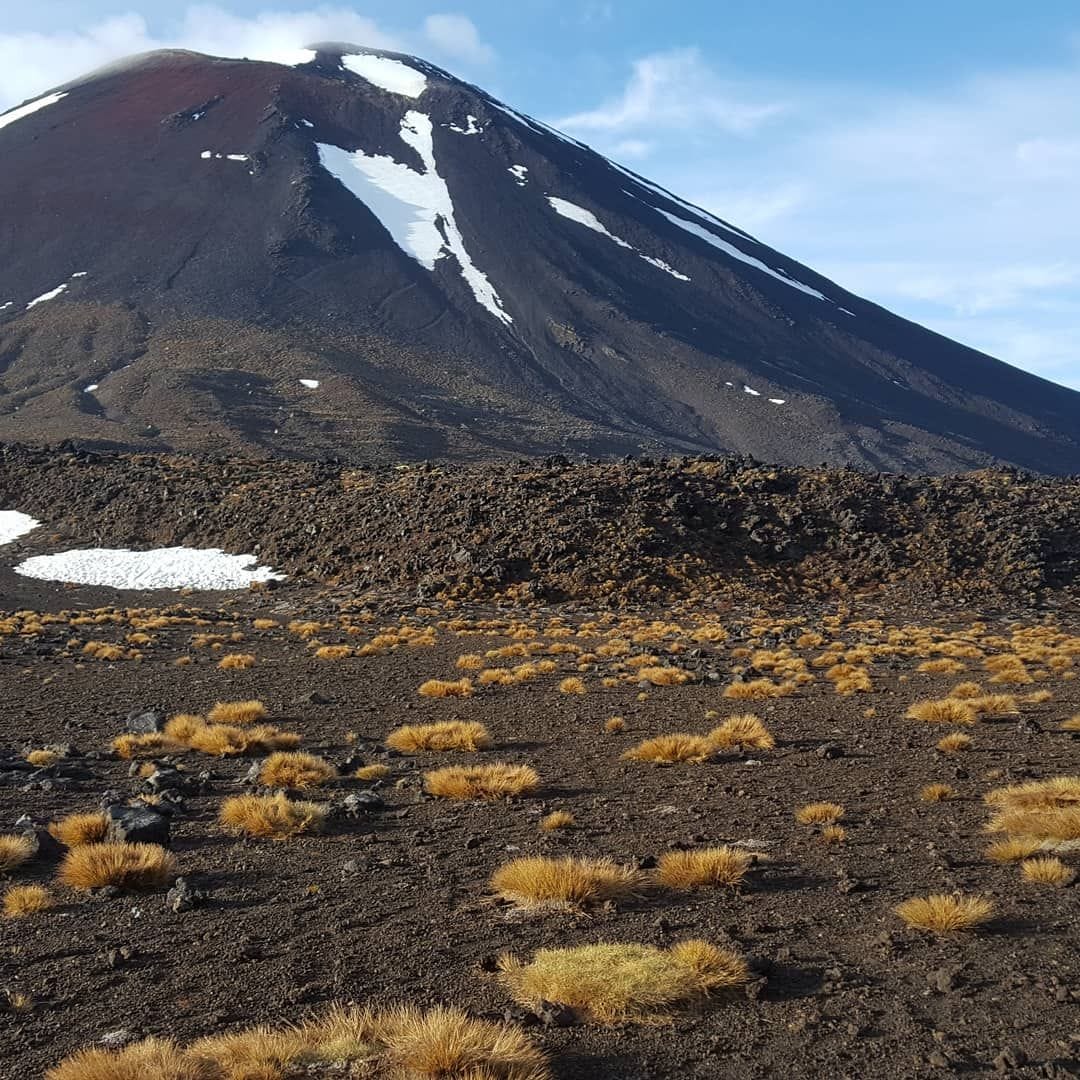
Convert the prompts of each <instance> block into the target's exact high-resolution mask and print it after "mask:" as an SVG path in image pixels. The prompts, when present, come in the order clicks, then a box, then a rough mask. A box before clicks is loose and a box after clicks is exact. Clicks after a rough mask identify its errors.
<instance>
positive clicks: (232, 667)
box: [218, 653, 255, 671]
mask: <svg viewBox="0 0 1080 1080" xmlns="http://www.w3.org/2000/svg"><path fill="white" fill-rule="evenodd" d="M254 666H255V657H254V656H252V655H251V653H226V654H225V655H224V656H223V657H222V658H221V659H220V660H219V661H218V667H219V668H221V670H222V671H243V670H244V669H245V668H251V667H254Z"/></svg>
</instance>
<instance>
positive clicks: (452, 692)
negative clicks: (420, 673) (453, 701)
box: [417, 679, 473, 698]
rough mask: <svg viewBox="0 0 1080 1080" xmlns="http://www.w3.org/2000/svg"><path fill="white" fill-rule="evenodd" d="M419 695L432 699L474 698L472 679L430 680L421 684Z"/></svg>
mask: <svg viewBox="0 0 1080 1080" xmlns="http://www.w3.org/2000/svg"><path fill="white" fill-rule="evenodd" d="M417 693H418V694H420V696H421V697H430V698H448V697H472V695H473V684H472V679H458V680H457V681H454V680H452V679H428V681H427V682H425V683H421V685H420V689H419V690H418V691H417Z"/></svg>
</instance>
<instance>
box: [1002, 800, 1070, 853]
mask: <svg viewBox="0 0 1080 1080" xmlns="http://www.w3.org/2000/svg"><path fill="white" fill-rule="evenodd" d="M986 830H987V832H1003V833H1007V834H1008V835H1009V836H1029V837H1032V838H1033V839H1036V840H1044V841H1053V842H1055V843H1061V844H1067V843H1071V842H1072V841H1075V840H1080V806H1056V807H1050V808H1047V809H1037V810H1026V809H1012V810H1002V811H1001V812H1000V813H998V814H995V815H994V816H993V817H992V818H991V819H990V822H989V824H988V825H987V826H986Z"/></svg>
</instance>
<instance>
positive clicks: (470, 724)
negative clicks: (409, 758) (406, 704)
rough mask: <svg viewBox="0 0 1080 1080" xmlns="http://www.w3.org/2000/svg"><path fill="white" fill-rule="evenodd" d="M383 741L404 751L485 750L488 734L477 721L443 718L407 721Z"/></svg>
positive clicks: (488, 742) (413, 752) (392, 747)
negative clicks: (430, 721) (420, 721)
mask: <svg viewBox="0 0 1080 1080" xmlns="http://www.w3.org/2000/svg"><path fill="white" fill-rule="evenodd" d="M386 745H387V746H388V747H390V749H392V750H399V751H401V752H402V753H404V754H417V753H419V752H421V751H422V750H437V751H441V750H468V751H472V752H475V751H477V750H487V749H489V748H490V746H491V735H490V734H488V730H487V728H486V727H484V725H483V724H480V723H477V722H476V721H466V720H445V721H442V722H441V723H437V724H407V725H406V726H404V727H399V728H397V729H396V730H395V731H391V732H390V734H389V735H388V736H387V737H386Z"/></svg>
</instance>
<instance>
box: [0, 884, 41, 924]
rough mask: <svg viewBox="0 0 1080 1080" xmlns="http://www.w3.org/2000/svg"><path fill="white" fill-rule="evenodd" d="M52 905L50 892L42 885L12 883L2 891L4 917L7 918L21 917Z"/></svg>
mask: <svg viewBox="0 0 1080 1080" xmlns="http://www.w3.org/2000/svg"><path fill="white" fill-rule="evenodd" d="M52 906H53V898H52V893H50V892H49V890H48V889H46V888H45V887H44V886H42V885H12V886H11V888H10V889H8V890H7V892H5V893H4V917H5V918H7V919H23V918H25V917H26V916H27V915H36V914H38V912H41V911H48V910H49V908H51V907H52Z"/></svg>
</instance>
